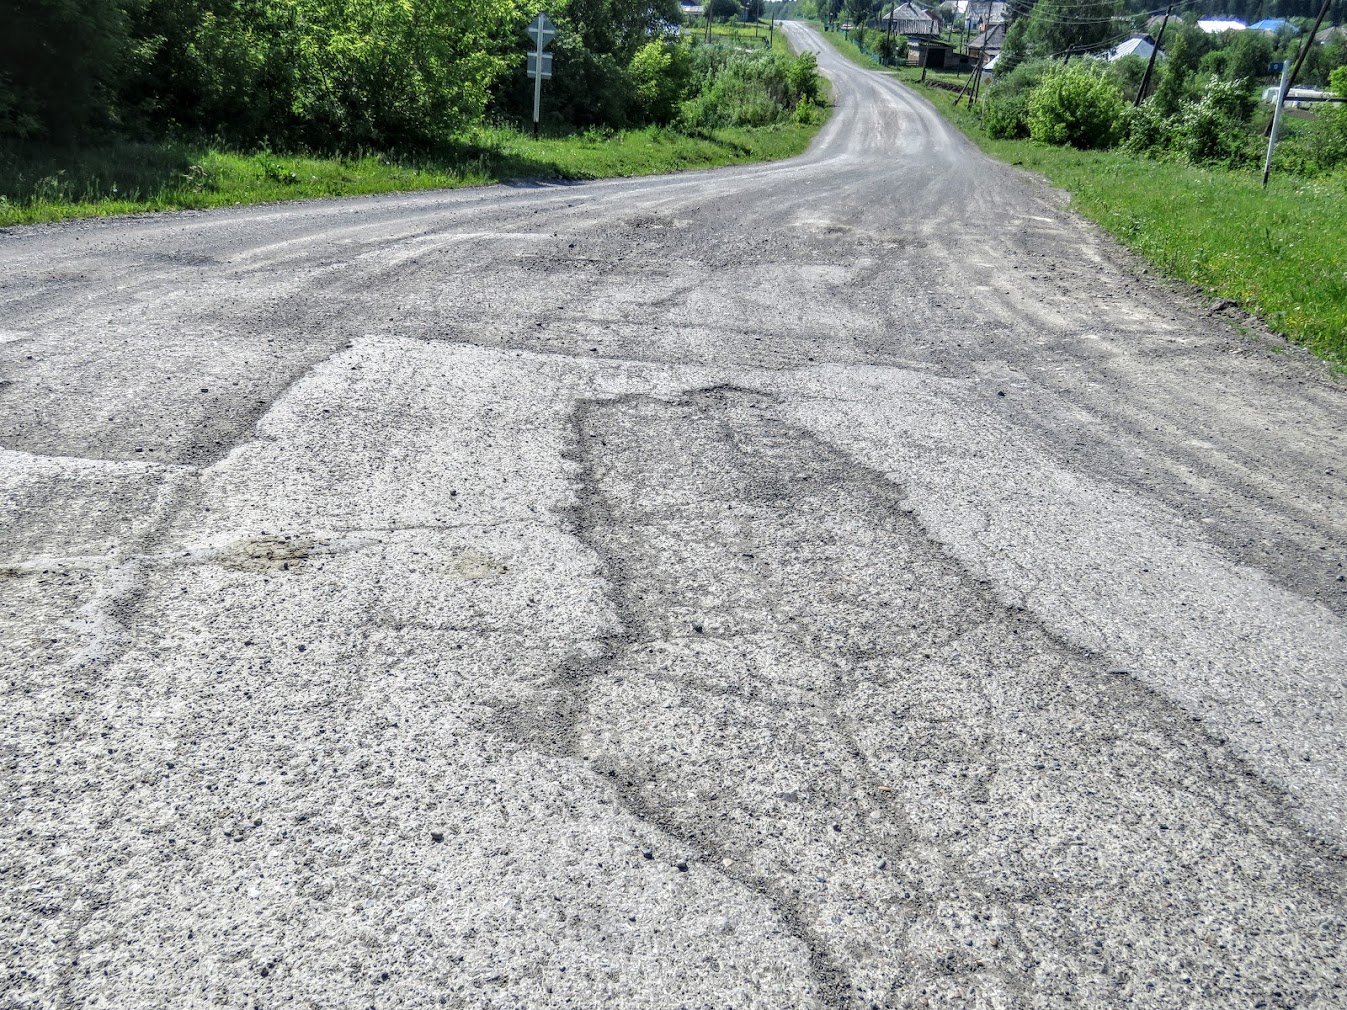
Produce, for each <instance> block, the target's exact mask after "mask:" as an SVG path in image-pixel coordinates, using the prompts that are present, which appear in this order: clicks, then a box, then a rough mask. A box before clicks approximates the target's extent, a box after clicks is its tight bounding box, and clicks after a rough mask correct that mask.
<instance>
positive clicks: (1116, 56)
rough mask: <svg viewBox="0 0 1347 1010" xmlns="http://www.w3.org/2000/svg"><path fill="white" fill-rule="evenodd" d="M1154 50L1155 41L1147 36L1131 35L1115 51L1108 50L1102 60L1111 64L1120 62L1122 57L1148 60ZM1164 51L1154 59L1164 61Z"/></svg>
mask: <svg viewBox="0 0 1347 1010" xmlns="http://www.w3.org/2000/svg"><path fill="white" fill-rule="evenodd" d="M1154 49H1155V39H1153V38H1151V37H1150V36H1149V35H1133V36H1132V37H1131V38H1130V39H1128V40H1127V41H1126V42H1124V43H1122V44H1121V45H1120V46H1118V48H1117V49H1110V50H1109V51H1108V53H1107V54H1105V56H1104V59H1106V60H1108V61H1109V62H1110V63H1112V62H1113V61H1114V60H1120V59H1122V58H1123V57H1124V56H1140V57H1142V58H1143V59H1150V55H1151V53H1152V51H1154ZM1164 56H1165V54H1164V50H1161V51H1160V54H1159V55H1158V56H1157V57H1156V59H1157V60H1161V59H1164Z"/></svg>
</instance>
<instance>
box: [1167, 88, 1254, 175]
mask: <svg viewBox="0 0 1347 1010" xmlns="http://www.w3.org/2000/svg"><path fill="white" fill-rule="evenodd" d="M1253 106H1254V100H1253V98H1252V96H1250V95H1249V93H1248V90H1247V89H1246V88H1245V86H1244V82H1243V81H1223V80H1220V79H1219V78H1216V77H1213V78H1211V80H1209V81H1208V82H1207V86H1206V87H1205V88H1204V89H1203V92H1202V97H1201V98H1200V99H1198V100H1197V101H1196V102H1185V103H1184V104H1183V108H1182V110H1181V112H1180V114H1179V116H1178V123H1177V129H1176V130H1175V141H1176V143H1177V146H1178V148H1179V150H1181V151H1182V152H1183V153H1184V155H1185V156H1186V157H1187V158H1188V160H1189V161H1191V162H1192V163H1193V164H1202V163H1204V162H1226V163H1227V164H1230V165H1238V164H1242V163H1244V162H1246V161H1249V160H1257V159H1256V154H1255V152H1254V150H1253V148H1254V147H1255V146H1257V145H1256V143H1254V138H1253V137H1252V136H1251V135H1250V133H1249V131H1248V130H1247V129H1246V127H1245V122H1246V120H1247V119H1248V117H1249V116H1250V115H1251V114H1252V112H1253Z"/></svg>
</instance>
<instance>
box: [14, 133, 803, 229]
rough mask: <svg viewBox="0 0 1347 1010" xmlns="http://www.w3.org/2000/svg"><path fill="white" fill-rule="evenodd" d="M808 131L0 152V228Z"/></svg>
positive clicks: (415, 182)
mask: <svg viewBox="0 0 1347 1010" xmlns="http://www.w3.org/2000/svg"><path fill="white" fill-rule="evenodd" d="M818 128H819V127H818V124H817V123H813V124H810V123H796V122H790V123H782V124H778V125H772V126H763V127H727V128H718V129H707V130H698V131H692V132H677V131H674V130H670V129H662V128H659V127H647V128H645V129H640V130H625V131H611V130H589V131H585V132H582V133H572V134H567V135H564V136H553V137H547V136H544V137H542V138H541V139H539V140H534V139H533V138H532V137H530V136H528V135H527V134H525V133H522V132H520V131H518V130H515V129H511V128H507V127H496V128H486V127H484V128H480V129H477V130H475V131H472V132H471V133H469V134H467V135H465V136H464V137H463V138H462V139H461V141H459V142H457V143H455V144H453V145H452V146H447V147H445V148H443V149H442V150H441V151H439V152H437V153H435V154H430V155H416V156H411V155H408V156H397V155H391V154H386V153H370V154H363V155H356V156H351V157H332V156H316V155H315V156H306V155H294V154H276V153H272V152H268V151H262V152H254V153H245V152H237V151H229V150H225V149H221V148H218V147H212V146H207V145H193V144H173V143H164V144H132V143H119V144H112V145H108V146H103V147H80V148H65V147H55V146H49V145H33V144H22V143H17V142H11V143H7V144H3V145H0V227H3V226H8V225H16V224H29V223H35V222H42V221H59V220H64V219H67V218H81V217H102V216H108V215H114V214H128V213H135V212H140V211H157V210H188V209H197V208H206V207H222V206H232V205H236V204H252V203H268V202H273V201H280V200H296V199H306V198H314V197H334V196H360V195H366V194H371V193H388V192H410V191H414V190H425V189H452V188H457V187H461V186H477V185H486V184H489V183H496V182H509V181H517V180H523V179H556V180H581V179H601V178H611V177H617V176H632V175H650V174H657V173H663V172H678V171H685V170H688V169H700V168H716V167H719V166H722V165H733V164H741V163H744V162H753V161H771V160H776V159H779V158H789V157H791V156H792V155H796V154H799V153H800V152H801V151H803V150H804V149H805V148H806V147H807V146H808V145H809V141H810V140H812V139H813V137H814V134H815V133H817V132H818Z"/></svg>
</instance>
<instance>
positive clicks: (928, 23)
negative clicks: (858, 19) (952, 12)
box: [875, 3, 942, 38]
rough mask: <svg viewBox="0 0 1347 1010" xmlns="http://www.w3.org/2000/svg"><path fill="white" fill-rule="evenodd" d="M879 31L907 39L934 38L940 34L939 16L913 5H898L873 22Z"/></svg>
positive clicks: (940, 23)
mask: <svg viewBox="0 0 1347 1010" xmlns="http://www.w3.org/2000/svg"><path fill="white" fill-rule="evenodd" d="M875 27H876V28H878V29H880V31H884V32H888V33H890V34H892V35H906V36H907V37H908V38H923V37H934V36H936V35H939V34H940V29H941V27H942V22H941V20H940V15H939V14H937V13H936V12H935V11H933V10H926V9H925V8H923V7H918V6H917V5H916V4H914V3H904V4H898V5H896V6H894V7H892V8H890V9H889V12H888V13H887V14H885V15H884V16H882V17H881V18H880V19H879V20H878V21H876V22H875Z"/></svg>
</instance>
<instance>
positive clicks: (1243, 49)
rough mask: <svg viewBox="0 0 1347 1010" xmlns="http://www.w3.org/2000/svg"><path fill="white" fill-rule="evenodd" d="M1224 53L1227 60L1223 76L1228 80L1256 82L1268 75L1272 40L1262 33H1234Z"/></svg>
mask: <svg viewBox="0 0 1347 1010" xmlns="http://www.w3.org/2000/svg"><path fill="white" fill-rule="evenodd" d="M1226 52H1227V53H1228V54H1229V60H1228V61H1227V63H1226V67H1225V74H1224V75H1223V76H1225V77H1227V78H1229V79H1230V80H1240V79H1243V80H1246V81H1256V80H1258V79H1259V78H1260V77H1266V76H1267V74H1268V64H1270V63H1271V62H1272V40H1271V39H1269V38H1268V37H1267V36H1266V35H1264V34H1263V33H1262V32H1236V33H1235V37H1234V38H1233V39H1232V40H1231V42H1230V45H1228V46H1227V47H1226Z"/></svg>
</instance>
